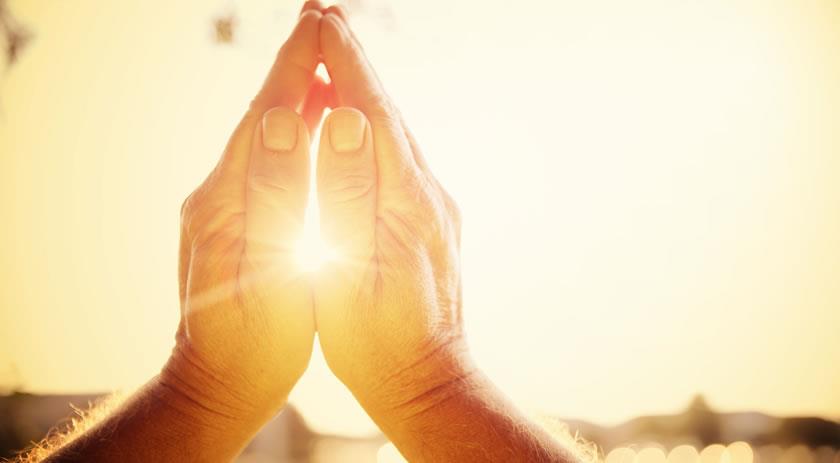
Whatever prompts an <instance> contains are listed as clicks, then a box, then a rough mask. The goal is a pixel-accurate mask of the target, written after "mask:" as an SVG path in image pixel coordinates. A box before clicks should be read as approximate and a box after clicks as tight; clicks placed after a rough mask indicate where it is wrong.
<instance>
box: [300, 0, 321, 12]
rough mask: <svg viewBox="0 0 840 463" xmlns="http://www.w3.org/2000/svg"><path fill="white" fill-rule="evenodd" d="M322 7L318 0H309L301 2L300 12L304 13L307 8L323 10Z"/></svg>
mask: <svg viewBox="0 0 840 463" xmlns="http://www.w3.org/2000/svg"><path fill="white" fill-rule="evenodd" d="M323 9H324V4H323V3H321V2H319V1H318V0H309V1H307V2H305V3H304V4H303V7H302V8H301V9H300V14H303V13H306V12H307V11H309V10H315V11H323Z"/></svg>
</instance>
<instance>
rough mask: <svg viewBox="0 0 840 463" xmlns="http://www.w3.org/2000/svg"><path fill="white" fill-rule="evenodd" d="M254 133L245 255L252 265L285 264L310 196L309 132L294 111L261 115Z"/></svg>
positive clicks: (284, 110) (247, 206)
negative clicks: (265, 263)
mask: <svg viewBox="0 0 840 463" xmlns="http://www.w3.org/2000/svg"><path fill="white" fill-rule="evenodd" d="M254 132H255V133H254V140H253V142H252V143H251V155H250V158H249V163H248V164H249V165H248V182H247V188H246V192H245V193H246V201H245V203H246V209H245V214H246V217H245V254H246V256H247V257H248V258H249V260H250V261H251V262H253V263H261V262H269V263H271V262H273V263H281V262H282V263H288V262H290V261H291V255H292V251H293V249H294V246H295V243H296V241H297V240H298V238H299V236H300V233H301V230H302V228H303V216H304V212H305V210H306V199H307V194H308V192H309V134H308V130H307V128H306V124H305V123H304V121H303V119H302V118H301V117H300V116H299V115H298V114H297V113H296V112H294V111H292V110H291V109H288V108H285V107H276V108H272V109H269V110H268V111H266V112H265V114H264V115H263V118H262V123H261V124H260V125H259V127H258V128H257V130H255V131H254ZM278 255H279V257H280V260H277V258H278Z"/></svg>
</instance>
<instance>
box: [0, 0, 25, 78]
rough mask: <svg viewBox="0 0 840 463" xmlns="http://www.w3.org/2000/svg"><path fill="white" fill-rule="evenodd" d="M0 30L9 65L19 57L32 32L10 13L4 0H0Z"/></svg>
mask: <svg viewBox="0 0 840 463" xmlns="http://www.w3.org/2000/svg"><path fill="white" fill-rule="evenodd" d="M0 32H2V34H3V35H2V37H3V39H4V41H5V48H6V50H5V52H6V53H5V57H6V64H7V66H9V67H10V66H11V65H13V64H14V63H15V61H17V59H18V57H20V52H21V50H23V48H24V47H26V45H27V44H28V43H29V41H30V40H31V39H32V34H31V33H30V32H29V31H28V30H27V29H26V28H25V27H23V25H21V24H20V23H19V22H18V21H17V19H15V17H14V16H13V15H12V12H11V11H10V10H9V7H8V5H7V3H6V0H0Z"/></svg>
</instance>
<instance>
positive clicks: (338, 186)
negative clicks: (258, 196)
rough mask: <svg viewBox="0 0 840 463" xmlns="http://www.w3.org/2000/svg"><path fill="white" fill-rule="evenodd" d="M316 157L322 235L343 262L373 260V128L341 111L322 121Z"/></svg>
mask: <svg viewBox="0 0 840 463" xmlns="http://www.w3.org/2000/svg"><path fill="white" fill-rule="evenodd" d="M319 146H320V148H319V152H318V168H317V176H316V177H317V182H318V201H319V209H320V211H321V233H322V235H323V237H324V239H325V241H326V242H327V243H328V244H329V245H330V246H331V247H332V248H333V249H334V250H335V251H336V255H337V256H338V259H339V260H340V261H341V262H344V263H350V264H353V265H365V264H366V263H367V262H368V261H369V260H370V258H371V256H372V255H373V249H374V225H375V222H376V194H377V191H376V179H377V174H376V161H375V156H374V152H373V140H372V133H371V128H370V124H369V123H368V120H367V118H366V117H365V116H364V114H362V113H361V112H360V111H358V110H356V109H353V108H338V109H336V110H334V111H333V112H331V113H330V114H329V116H327V118H326V120H325V121H324V128H323V130H322V131H321V142H320V144H319Z"/></svg>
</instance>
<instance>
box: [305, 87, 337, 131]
mask: <svg viewBox="0 0 840 463" xmlns="http://www.w3.org/2000/svg"><path fill="white" fill-rule="evenodd" d="M331 91H332V87H331V86H330V84H327V83H325V82H324V81H323V80H322V79H321V78H320V77H318V76H315V78H314V80H313V81H312V85H311V86H310V87H309V91H308V92H307V93H306V98H305V99H304V100H303V104H302V105H301V108H300V115H301V117H303V120H304V122H306V127H307V128H308V129H309V135H310V136H311V135H312V134H313V133H315V129H317V128H318V124H319V123H320V122H321V116H323V115H324V110H325V109H326V108H328V107H329V100H330V95H329V94H330V92H331Z"/></svg>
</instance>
